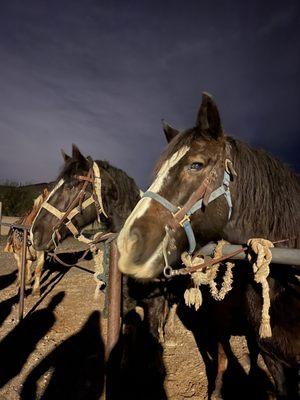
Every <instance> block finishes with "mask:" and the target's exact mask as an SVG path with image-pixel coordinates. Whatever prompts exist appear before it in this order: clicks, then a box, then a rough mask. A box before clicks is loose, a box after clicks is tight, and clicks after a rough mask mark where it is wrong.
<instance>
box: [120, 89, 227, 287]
mask: <svg viewBox="0 0 300 400" xmlns="http://www.w3.org/2000/svg"><path fill="white" fill-rule="evenodd" d="M164 131H165V134H166V137H167V139H168V140H170V142H169V145H168V147H167V149H166V151H165V152H164V153H163V154H162V157H161V159H160V161H159V162H158V164H157V167H156V177H155V180H154V182H153V183H152V185H151V186H150V188H149V189H148V191H147V192H146V193H145V196H144V197H143V198H142V199H141V200H140V201H139V203H138V204H137V206H136V207H135V209H134V210H133V212H132V213H131V215H130V216H129V218H128V219H127V221H126V223H125V225H124V227H123V229H122V230H121V232H120V235H119V238H118V249H119V252H120V259H119V268H120V270H121V271H122V272H123V273H126V274H129V275H132V276H134V277H136V278H141V279H150V278H153V277H155V276H157V275H158V274H160V273H161V272H162V270H163V267H164V258H163V247H164V250H165V254H168V261H169V263H172V262H175V261H177V260H178V259H180V254H181V253H182V251H184V250H185V249H187V248H189V247H190V250H191V251H192V250H193V249H191V247H193V243H192V241H193V237H192V236H193V235H192V234H191V233H188V235H187V234H186V232H185V229H184V228H186V229H187V230H189V228H190V226H189V227H188V225H189V224H191V227H192V230H193V232H194V235H195V236H196V238H197V241H198V242H200V243H201V241H202V242H203V241H205V243H206V242H207V241H209V240H210V239H211V238H215V237H216V235H218V233H219V234H221V231H222V229H223V227H224V226H225V225H226V223H227V221H228V216H229V214H230V211H231V207H230V198H229V199H228V197H227V198H226V196H225V195H221V192H222V190H223V194H224V191H226V189H227V188H228V184H229V180H230V177H231V176H232V170H231V171H230V170H229V169H230V168H232V166H231V163H230V160H229V158H230V148H229V146H228V144H227V141H226V136H225V134H224V133H223V130H222V126H221V122H220V116H219V112H218V109H217V106H216V105H215V103H214V101H213V100H212V98H211V96H209V95H208V94H205V93H204V94H203V98H202V103H201V107H200V110H199V112H198V116H197V122H196V126H195V127H194V128H192V129H189V130H186V131H184V132H182V133H179V132H178V131H176V130H174V129H173V128H171V127H170V126H168V125H166V124H164ZM226 171H227V172H226ZM225 181H226V182H225ZM224 182H225V184H224ZM213 197H215V199H214V201H212V198H213ZM188 219H190V222H189V220H188ZM188 236H189V240H188ZM163 243H164V245H163ZM188 245H189V247H188Z"/></svg>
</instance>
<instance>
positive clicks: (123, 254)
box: [117, 146, 190, 278]
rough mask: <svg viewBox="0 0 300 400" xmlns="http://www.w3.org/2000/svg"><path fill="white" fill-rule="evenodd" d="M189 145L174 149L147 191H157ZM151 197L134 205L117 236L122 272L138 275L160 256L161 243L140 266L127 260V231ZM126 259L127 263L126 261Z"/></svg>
mask: <svg viewBox="0 0 300 400" xmlns="http://www.w3.org/2000/svg"><path fill="white" fill-rule="evenodd" d="M189 149H190V148H189V147H188V146H183V147H182V148H181V149H180V150H178V151H176V152H175V153H174V154H173V155H172V156H171V157H170V158H169V159H168V160H166V161H165V162H164V164H163V165H162V166H161V168H160V170H159V172H158V174H157V176H156V179H155V180H154V182H153V183H152V185H151V186H150V187H149V189H148V190H149V191H151V192H154V193H158V192H159V191H160V190H161V189H162V187H163V184H164V183H165V181H166V179H167V177H168V175H169V172H170V170H171V168H172V167H174V166H175V165H176V164H177V163H178V162H179V161H180V160H181V159H182V157H183V156H184V155H185V154H186V153H187V152H188V151H189ZM151 201H152V199H151V198H149V197H144V198H142V199H141V200H140V201H139V202H138V203H137V205H136V206H135V208H134V209H133V211H132V213H131V214H130V215H129V217H128V218H127V220H126V222H125V224H124V226H123V228H122V230H121V232H120V234H119V236H118V241H117V245H118V249H119V252H120V258H119V268H120V270H121V271H122V272H124V273H134V270H136V273H135V275H136V276H137V277H138V272H137V271H138V270H139V271H141V270H142V269H144V268H146V269H147V267H149V266H150V265H151V263H152V262H154V261H155V259H156V258H157V257H160V256H161V253H162V251H161V244H159V246H158V247H157V249H156V250H155V252H154V253H153V254H152V256H151V257H150V258H149V260H148V261H147V263H146V264H145V265H144V266H142V265H140V266H136V268H134V265H132V263H131V262H130V261H129V259H130V254H129V253H130V247H131V246H130V244H131V245H132V243H130V239H129V232H130V229H131V227H132V225H133V224H134V221H136V220H137V219H139V218H141V217H142V216H143V215H144V214H145V212H146V211H147V209H148V208H149V206H150V204H151ZM127 260H128V263H127ZM139 277H141V278H143V277H144V278H147V276H145V274H144V275H143V276H142V274H140V276H139Z"/></svg>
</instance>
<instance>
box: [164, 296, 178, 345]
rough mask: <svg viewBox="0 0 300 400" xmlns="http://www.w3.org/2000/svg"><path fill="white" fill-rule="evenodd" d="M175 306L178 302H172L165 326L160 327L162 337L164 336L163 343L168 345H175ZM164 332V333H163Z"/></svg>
mask: <svg viewBox="0 0 300 400" xmlns="http://www.w3.org/2000/svg"><path fill="white" fill-rule="evenodd" d="M177 307H178V304H175V303H174V304H172V306H171V308H170V310H169V313H168V314H169V315H168V317H167V322H166V324H165V327H162V332H163V337H164V336H166V340H165V345H166V346H168V347H174V346H176V340H175V335H174V332H175V329H174V328H175V316H176V312H177ZM164 333H165V335H164Z"/></svg>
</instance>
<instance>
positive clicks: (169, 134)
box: [161, 119, 179, 143]
mask: <svg viewBox="0 0 300 400" xmlns="http://www.w3.org/2000/svg"><path fill="white" fill-rule="evenodd" d="M161 122H162V126H163V130H164V133H165V136H166V139H167V142H168V143H169V142H171V140H172V139H174V137H175V136H177V135H178V134H179V131H178V130H177V129H175V128H173V127H172V126H171V125H169V124H167V123H166V121H165V120H163V119H162V120H161Z"/></svg>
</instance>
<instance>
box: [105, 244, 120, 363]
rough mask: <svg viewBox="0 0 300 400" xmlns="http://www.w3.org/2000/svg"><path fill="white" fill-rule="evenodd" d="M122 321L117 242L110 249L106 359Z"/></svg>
mask: <svg viewBox="0 0 300 400" xmlns="http://www.w3.org/2000/svg"><path fill="white" fill-rule="evenodd" d="M120 319H121V272H120V271H119V269H118V249H117V244H116V243H115V242H112V243H111V247H110V266H109V284H108V321H107V340H106V348H105V359H106V360H108V358H109V355H110V352H111V350H112V349H113V348H114V346H115V344H116V343H117V341H118V338H119V332H120Z"/></svg>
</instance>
